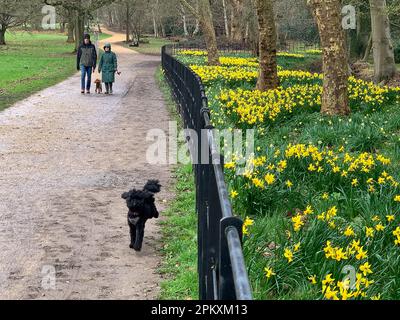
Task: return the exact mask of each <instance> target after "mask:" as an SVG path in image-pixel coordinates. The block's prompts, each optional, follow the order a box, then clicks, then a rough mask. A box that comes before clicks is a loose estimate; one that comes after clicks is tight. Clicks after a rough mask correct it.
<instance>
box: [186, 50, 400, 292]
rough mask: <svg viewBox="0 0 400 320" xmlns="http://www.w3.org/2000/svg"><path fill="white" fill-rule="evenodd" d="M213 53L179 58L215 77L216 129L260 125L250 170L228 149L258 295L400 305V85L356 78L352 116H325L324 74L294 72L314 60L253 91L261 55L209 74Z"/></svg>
mask: <svg viewBox="0 0 400 320" xmlns="http://www.w3.org/2000/svg"><path fill="white" fill-rule="evenodd" d="M202 54H203V53H201V52H197V53H196V54H193V53H192V54H190V53H188V54H185V55H183V56H181V57H179V58H180V59H181V60H182V61H185V63H187V64H188V65H191V66H192V69H193V70H194V71H195V72H196V73H197V74H198V75H199V76H200V77H201V78H202V79H203V82H204V83H205V85H206V88H207V95H208V97H209V102H210V107H211V109H212V118H213V124H214V125H215V126H216V127H217V128H220V129H223V128H228V129H229V128H241V129H254V130H255V148H256V149H255V155H254V157H253V158H250V159H247V160H248V161H247V164H248V167H247V168H248V170H246V171H245V173H244V174H243V175H237V174H236V172H237V168H242V167H243V164H242V163H241V162H242V160H243V159H242V158H241V156H240V154H237V153H235V154H233V155H232V154H225V156H226V157H227V158H226V165H225V167H226V174H227V180H228V185H229V188H230V195H231V199H232V202H233V206H234V211H235V212H237V213H239V214H241V215H242V218H246V217H248V219H247V224H246V225H247V228H246V230H245V233H246V236H245V239H244V253H245V257H246V262H247V266H248V271H249V276H250V279H251V282H252V286H253V289H254V295H255V297H256V298H257V299H335V300H336V299H357V300H358V299H399V297H400V294H399V292H400V291H399V290H400V284H399V282H398V281H397V279H398V273H399V272H400V269H399V268H400V263H399V252H400V251H399V245H400V188H399V185H400V183H399V181H400V175H399V173H398V172H399V171H398V167H399V163H400V134H399V132H400V121H399V119H400V111H399V110H400V109H399V102H400V100H399V93H400V88H398V89H395V88H394V89H390V88H387V87H378V86H375V85H374V84H372V83H368V82H364V81H360V80H357V79H354V78H350V79H349V100H350V107H351V110H352V114H351V115H350V116H349V117H324V116H321V114H320V109H321V93H322V75H320V74H314V73H307V72H301V71H293V70H296V69H297V70H298V69H302V67H303V66H304V61H305V60H306V59H308V58H311V57H310V56H311V54H310V53H304V54H300V55H298V56H293V55H286V54H281V55H280V56H279V64H280V67H281V68H280V71H279V77H280V80H281V87H280V88H279V89H278V90H275V91H270V92H267V93H260V92H258V91H254V90H253V89H254V87H255V84H256V80H257V77H258V66H257V62H256V61H255V60H254V59H252V58H248V57H225V59H222V60H221V62H222V64H223V65H222V66H221V67H207V66H205V58H201V55H202ZM199 56H200V58H199ZM316 56H317V54H316ZM296 61H297V62H296ZM296 65H299V66H301V68H297V67H296ZM288 69H289V70H288ZM229 157H230V158H229ZM250 168H252V169H250ZM346 274H350V277H349V278H347V277H346ZM351 275H353V276H351Z"/></svg>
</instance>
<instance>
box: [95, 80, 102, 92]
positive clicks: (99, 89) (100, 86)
mask: <svg viewBox="0 0 400 320" xmlns="http://www.w3.org/2000/svg"><path fill="white" fill-rule="evenodd" d="M94 83H95V84H96V93H98V94H101V93H103V85H102V83H101V80H100V79H96V81H95V82H94Z"/></svg>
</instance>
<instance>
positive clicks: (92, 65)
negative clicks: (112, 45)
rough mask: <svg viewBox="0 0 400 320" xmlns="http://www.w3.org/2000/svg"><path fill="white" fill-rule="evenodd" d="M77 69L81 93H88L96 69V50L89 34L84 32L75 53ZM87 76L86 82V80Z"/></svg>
mask: <svg viewBox="0 0 400 320" xmlns="http://www.w3.org/2000/svg"><path fill="white" fill-rule="evenodd" d="M76 64H77V69H78V70H81V93H82V94H84V93H85V85H86V93H87V94H90V86H91V82H92V73H94V72H95V71H96V65H97V50H96V47H95V46H94V45H93V44H92V42H91V41H90V35H89V34H85V36H84V40H83V43H82V44H81V45H80V47H79V49H78V54H77V63H76ZM86 78H87V82H86Z"/></svg>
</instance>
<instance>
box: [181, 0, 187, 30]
mask: <svg viewBox="0 0 400 320" xmlns="http://www.w3.org/2000/svg"><path fill="white" fill-rule="evenodd" d="M181 14H182V24H183V35H184V36H185V37H188V36H189V31H188V27H187V21H186V12H185V8H184V6H183V5H182V4H181Z"/></svg>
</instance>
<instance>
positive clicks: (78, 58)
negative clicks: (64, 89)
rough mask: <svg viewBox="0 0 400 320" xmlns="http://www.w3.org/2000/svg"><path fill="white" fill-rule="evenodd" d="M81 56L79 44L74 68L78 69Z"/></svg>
mask: <svg viewBox="0 0 400 320" xmlns="http://www.w3.org/2000/svg"><path fill="white" fill-rule="evenodd" d="M81 57H82V48H81V46H79V48H78V53H77V55H76V68H77V69H78V70H80V63H81Z"/></svg>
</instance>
